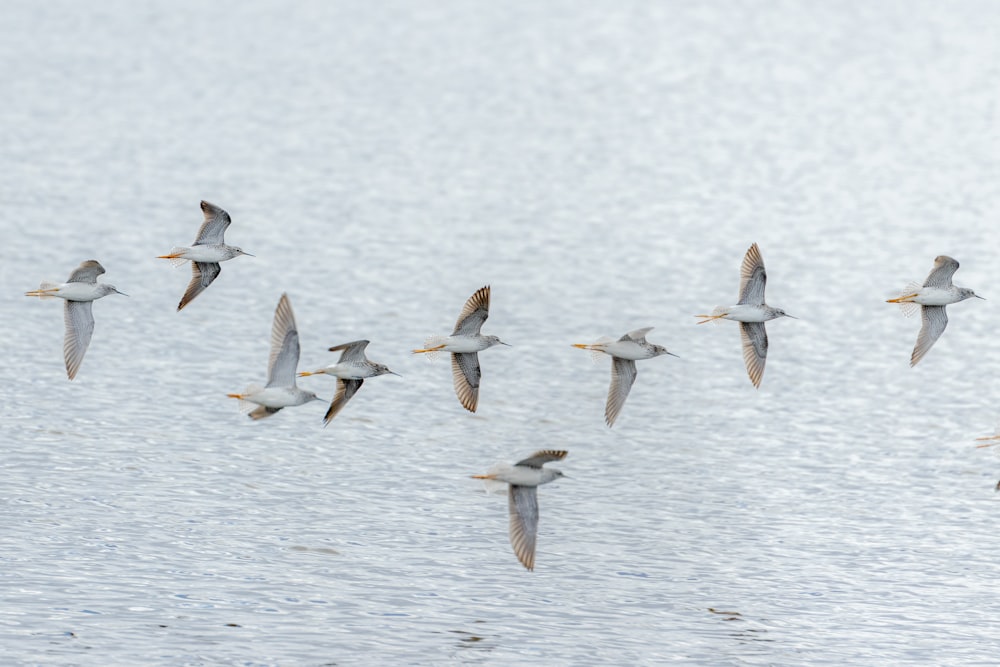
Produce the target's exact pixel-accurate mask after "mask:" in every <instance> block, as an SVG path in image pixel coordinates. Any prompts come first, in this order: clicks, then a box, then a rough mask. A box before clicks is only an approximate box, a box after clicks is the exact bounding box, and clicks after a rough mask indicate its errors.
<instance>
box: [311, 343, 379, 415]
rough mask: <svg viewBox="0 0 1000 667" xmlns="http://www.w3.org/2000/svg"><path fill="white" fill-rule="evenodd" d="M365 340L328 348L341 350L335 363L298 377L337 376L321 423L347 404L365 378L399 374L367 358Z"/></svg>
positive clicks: (332, 350) (331, 350)
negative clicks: (332, 394)
mask: <svg viewBox="0 0 1000 667" xmlns="http://www.w3.org/2000/svg"><path fill="white" fill-rule="evenodd" d="M369 342H370V341H367V340H355V341H351V342H350V343H342V344H340V345H335V346H334V347H331V348H330V352H336V351H337V350H343V352H341V353H340V359H339V360H338V361H337V363H335V364H330V365H329V366H326V367H324V368H320V369H319V370H315V371H311V372H310V371H303V372H302V373H299V377H307V376H309V375H322V374H325V375H331V376H333V377H335V378H337V394H336V395H335V396H334V397H333V401H331V403H330V408H329V409H328V410H327V411H326V415H325V416H324V417H323V425H324V426H326V425H327V424H329V423H330V421H331V420H332V419H333V418H334V417H336V416H337V414H338V413H339V412H340V411H341V410H342V409H343V408H344V406H345V405H347V402H348V401H349V400H351V398H352V397H353V396H354V394H356V393H357V392H358V389H361V385H362V384H364V381H365V378H372V377H376V376H378V375H385V374H387V373H388V374H391V375H399V373H395V372H393V371H390V370H389V367H388V366H386V365H385V364H377V363H375V362H374V361H371V360H369V359H368V357H367V356H366V355H365V348H366V347H368V343H369Z"/></svg>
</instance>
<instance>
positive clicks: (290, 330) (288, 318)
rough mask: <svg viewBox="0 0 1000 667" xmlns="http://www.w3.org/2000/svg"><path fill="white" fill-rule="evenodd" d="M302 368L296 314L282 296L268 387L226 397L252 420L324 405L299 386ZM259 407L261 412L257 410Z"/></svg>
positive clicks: (272, 344) (272, 329)
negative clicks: (316, 403)
mask: <svg viewBox="0 0 1000 667" xmlns="http://www.w3.org/2000/svg"><path fill="white" fill-rule="evenodd" d="M298 365H299V332H298V329H296V327H295V314H294V313H292V304H291V302H290V301H289V300H288V295H287V294H282V295H281V299H280V300H279V301H278V307H277V308H276V309H275V311H274V325H273V326H272V327H271V357H270V359H269V360H268V363H267V386H266V387H258V386H256V385H250V386H249V387H247V389H246V391H244V392H243V393H242V394H226V396H228V397H229V398H238V399H239V400H240V404H239V405H240V411H241V412H248V413H249V414H250V418H251V419H263V418H264V417H270V416H271V415H273V414H274V413H275V412H277V411H278V410H280V409H281V408H290V407H292V406H294V405H302V404H303V403H308V402H310V401H322V400H323V399H322V398H319V397H317V396H316V394H314V393H312V392H311V391H305V390H304V389H299V388H298V387H296V386H295V370H296V366H298ZM254 404H256V405H257V406H259V407H257V408H254Z"/></svg>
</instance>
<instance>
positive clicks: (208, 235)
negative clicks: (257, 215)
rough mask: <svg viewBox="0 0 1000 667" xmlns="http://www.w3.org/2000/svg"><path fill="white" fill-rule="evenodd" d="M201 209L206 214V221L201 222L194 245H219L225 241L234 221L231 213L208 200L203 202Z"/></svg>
mask: <svg viewBox="0 0 1000 667" xmlns="http://www.w3.org/2000/svg"><path fill="white" fill-rule="evenodd" d="M201 210H202V212H203V213H204V214H205V222H203V223H201V228H200V229H199V230H198V237H197V238H196V239H195V240H194V245H218V244H220V243H224V241H223V239H224V238H225V234H226V229H227V228H228V227H229V224H230V223H231V222H232V220H230V218H229V214H228V213H226V212H225V211H223V210H222V209H221V208H219V207H218V206H216V205H215V204H209V203H208V202H207V201H203V202H201Z"/></svg>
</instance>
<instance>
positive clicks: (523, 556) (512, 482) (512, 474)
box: [472, 449, 568, 570]
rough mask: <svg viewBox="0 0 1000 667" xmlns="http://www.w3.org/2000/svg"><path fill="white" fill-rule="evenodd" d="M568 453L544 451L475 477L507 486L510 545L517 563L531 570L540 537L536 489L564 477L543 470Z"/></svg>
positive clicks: (560, 474)
mask: <svg viewBox="0 0 1000 667" xmlns="http://www.w3.org/2000/svg"><path fill="white" fill-rule="evenodd" d="M567 453H568V452H566V451H563V450H558V451H556V450H551V449H544V450H542V451H538V452H535V453H534V454H532V455H531V456H529V457H528V458H526V459H524V460H523V461H518V462H517V463H515V464H514V465H513V466H511V465H505V464H501V465H500V466H495V467H494V469H492V471H491V472H489V473H487V474H485V475H473V476H472V477H473V479H483V480H492V481H496V482H506V483H507V484H508V485H509V489H508V491H507V507H508V510H509V512H510V545H511V546H512V547H513V548H514V554H515V555H516V556H517V559H518V560H519V561H521V564H522V565H524V567H526V568H527V569H529V570H534V569H535V541H536V538H537V536H538V495H537V493H536V491H535V489H536V487H537V486H539V485H541V484H548V483H549V482H551V481H552V480H555V479H559V478H560V477H563V476H564V475H563V474H562V472H561V471H559V470H554V469H552V468H543V467H542V466H543V465H545V464H546V463H548V462H549V461H561V460H562V459H564V458H566V454H567Z"/></svg>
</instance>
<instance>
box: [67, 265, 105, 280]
mask: <svg viewBox="0 0 1000 667" xmlns="http://www.w3.org/2000/svg"><path fill="white" fill-rule="evenodd" d="M103 273H104V267H103V266H101V263H100V262H98V261H97V260H96V259H88V260H87V261H86V262H83V263H82V264H80V266H78V267H76V268H75V269H73V273H71V274H69V280H67V281H66V282H68V283H96V282H97V276H99V275H101V274H103Z"/></svg>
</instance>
